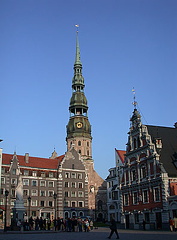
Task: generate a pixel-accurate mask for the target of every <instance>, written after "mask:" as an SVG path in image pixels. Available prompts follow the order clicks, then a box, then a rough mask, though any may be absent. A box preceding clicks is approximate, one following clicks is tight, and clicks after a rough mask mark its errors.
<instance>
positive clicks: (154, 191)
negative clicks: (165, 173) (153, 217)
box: [153, 187, 161, 202]
mask: <svg viewBox="0 0 177 240" xmlns="http://www.w3.org/2000/svg"><path fill="white" fill-rule="evenodd" d="M156 189H158V193H159V194H158V199H157V198H156ZM153 193H154V202H160V199H161V197H160V187H154V189H153Z"/></svg>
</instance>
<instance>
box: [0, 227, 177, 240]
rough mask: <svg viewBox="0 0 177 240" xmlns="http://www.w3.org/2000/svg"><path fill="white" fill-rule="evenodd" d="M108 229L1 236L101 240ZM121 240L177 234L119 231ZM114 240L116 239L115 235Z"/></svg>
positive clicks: (4, 239)
mask: <svg viewBox="0 0 177 240" xmlns="http://www.w3.org/2000/svg"><path fill="white" fill-rule="evenodd" d="M109 232H110V230H109V229H108V228H98V229H94V230H93V231H90V232H81V233H80V232H40V231H39V232H35V231H30V232H7V233H3V232H1V234H0V240H101V239H106V238H107V237H108V236H109ZM119 236H120V240H121V239H123V240H130V239H131V240H163V239H164V240H177V232H168V231H139V230H138V231H136V230H122V229H121V230H119ZM112 239H116V236H115V235H113V236H112Z"/></svg>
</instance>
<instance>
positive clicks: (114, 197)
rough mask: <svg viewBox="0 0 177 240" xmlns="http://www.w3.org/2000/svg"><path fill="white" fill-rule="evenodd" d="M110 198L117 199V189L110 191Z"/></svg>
mask: <svg viewBox="0 0 177 240" xmlns="http://www.w3.org/2000/svg"><path fill="white" fill-rule="evenodd" d="M112 200H118V192H117V191H113V192H112Z"/></svg>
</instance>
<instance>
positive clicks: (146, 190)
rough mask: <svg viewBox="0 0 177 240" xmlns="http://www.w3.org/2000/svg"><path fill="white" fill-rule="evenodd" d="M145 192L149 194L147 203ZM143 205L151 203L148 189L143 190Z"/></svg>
mask: <svg viewBox="0 0 177 240" xmlns="http://www.w3.org/2000/svg"><path fill="white" fill-rule="evenodd" d="M145 192H146V193H147V201H145ZM142 193H143V203H148V202H149V192H148V189H143V191H142Z"/></svg>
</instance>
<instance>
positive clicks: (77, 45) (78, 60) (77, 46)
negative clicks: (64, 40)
mask: <svg viewBox="0 0 177 240" xmlns="http://www.w3.org/2000/svg"><path fill="white" fill-rule="evenodd" d="M74 64H81V65H82V63H81V60H80V47H79V38H78V30H77V31H76V58H75V63H74Z"/></svg>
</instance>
